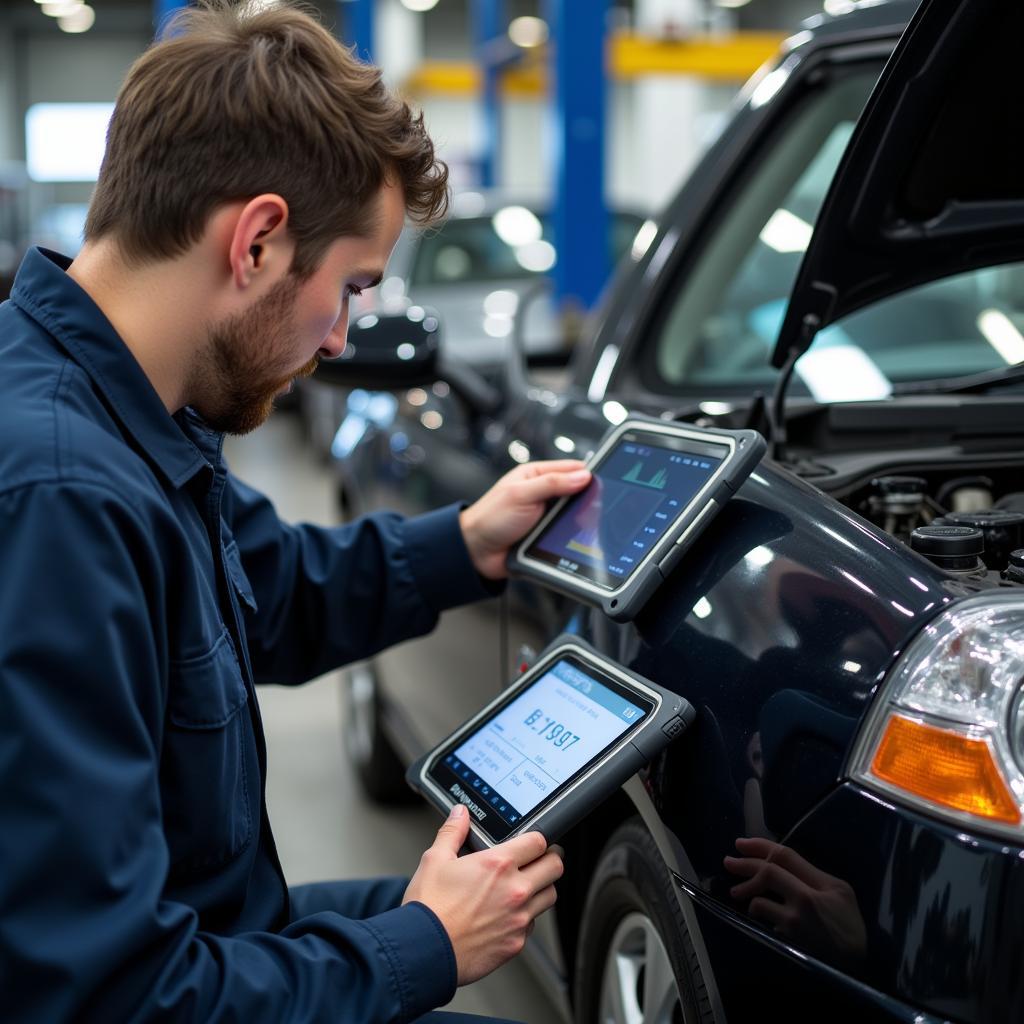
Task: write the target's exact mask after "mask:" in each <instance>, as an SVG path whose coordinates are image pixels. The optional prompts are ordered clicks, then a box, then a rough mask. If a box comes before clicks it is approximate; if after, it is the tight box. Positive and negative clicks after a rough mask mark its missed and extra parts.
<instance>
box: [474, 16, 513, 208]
mask: <svg viewBox="0 0 1024 1024" xmlns="http://www.w3.org/2000/svg"><path fill="white" fill-rule="evenodd" d="M473 35H474V38H475V41H476V53H477V64H478V65H479V66H480V73H481V75H482V76H483V90H482V99H483V110H482V111H481V116H482V118H483V130H484V145H483V151H482V152H481V154H480V184H481V186H482V187H483V188H494V186H495V185H496V184H497V183H498V169H499V167H500V166H501V103H500V101H499V99H498V77H499V74H500V72H501V68H502V66H503V64H505V63H506V62H507V60H508V43H507V40H506V39H505V38H504V35H505V3H504V0H474V3H473Z"/></svg>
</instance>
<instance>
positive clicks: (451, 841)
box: [431, 804, 469, 857]
mask: <svg viewBox="0 0 1024 1024" xmlns="http://www.w3.org/2000/svg"><path fill="white" fill-rule="evenodd" d="M468 835H469V814H468V813H467V811H466V808H465V807H463V806H462V804H456V805H455V806H454V807H453V808H452V809H451V812H450V813H449V815H448V817H447V818H445V820H444V824H443V825H442V826H441V827H440V828H439V829H438V830H437V838H436V839H435V840H434V843H433V845H432V846H431V849H432V850H439V851H441V852H444V853H450V854H451V855H452V856H453V857H458V855H459V850H461V849H462V844H463V843H464V842H465V841H466V837H467V836H468Z"/></svg>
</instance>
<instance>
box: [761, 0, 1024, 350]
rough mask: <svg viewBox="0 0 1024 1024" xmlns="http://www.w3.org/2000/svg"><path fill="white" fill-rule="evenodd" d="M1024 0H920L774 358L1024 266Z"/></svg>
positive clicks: (850, 154)
mask: <svg viewBox="0 0 1024 1024" xmlns="http://www.w3.org/2000/svg"><path fill="white" fill-rule="evenodd" d="M1022 39H1024V3H1022V2H1021V0H923V2H922V4H921V6H920V7H919V8H918V11H917V14H916V15H915V16H914V19H913V20H912V21H911V23H910V25H909V26H908V28H907V30H906V32H905V33H904V34H903V37H902V38H901V39H900V41H899V44H898V45H897V47H896V50H895V52H894V53H893V56H892V57H891V59H890V60H889V62H888V64H886V66H885V69H884V70H883V72H882V75H881V77H880V78H879V80H878V84H877V85H876V86H875V89H874V91H873V92H872V94H871V97H870V99H869V100H868V103H867V106H866V107H865V108H864V113H863V114H862V115H861V117H860V120H859V121H858V122H857V126H856V128H855V130H854V133H853V135H852V137H851V139H850V143H849V146H848V147H847V150H846V153H845V154H844V156H843V159H842V161H841V163H840V165H839V169H838V171H837V172H836V176H835V178H834V179H833V182H832V186H831V188H830V190H829V192H828V195H827V196H826V198H825V202H824V205H823V206H822V208H821V213H820V215H819V217H818V221H817V224H816V226H815V229H814V234H813V237H812V238H811V241H810V244H809V245H808V248H807V251H806V253H805V254H804V260H803V263H802V265H801V268H800V272H799V274H798V276H797V279H796V284H795V285H794V287H793V292H792V295H791V297H790V303H789V308H788V310H787V313H786V318H785V320H784V322H783V325H782V330H781V332H780V334H779V338H778V341H777V343H776V347H775V352H774V354H773V356H772V363H773V365H774V366H782V365H783V364H784V363H785V362H786V360H787V359H788V358H791V357H793V355H794V352H795V353H796V354H802V353H803V352H805V351H806V350H807V349H808V348H809V347H810V345H811V342H812V341H813V340H814V336H815V334H816V333H817V332H818V331H820V330H821V329H822V328H823V327H826V326H828V325H829V324H830V323H833V322H834V321H836V320H838V319H839V318H841V317H843V316H846V315H847V314H849V313H852V312H854V311H855V310H857V309H860V308H862V307H863V306H866V305H868V304H869V303H871V302H875V301H877V300H879V299H882V298H885V297H886V296H888V295H892V294H894V293H896V292H899V291H903V290H904V289H907V288H910V287H913V286H914V285H918V284H924V283H926V282H928V281H933V280H935V279H937V278H941V277H946V276H948V275H950V274H956V273H959V272H962V271H968V270H973V269H975V268H978V267H983V266H992V265H996V264H999V263H1008V262H1011V261H1014V260H1019V259H1024V121H1022V113H1024V103H1022V100H1024V69H1022V67H1021V65H1020V61H1021V40H1022Z"/></svg>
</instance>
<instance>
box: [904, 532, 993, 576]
mask: <svg viewBox="0 0 1024 1024" xmlns="http://www.w3.org/2000/svg"><path fill="white" fill-rule="evenodd" d="M910 546H911V548H913V549H914V551H916V552H917V553H918V554H921V555H924V557H925V558H927V559H928V561H929V562H932V563H933V564H934V565H937V566H938V567H939V568H940V569H943V570H944V571H946V572H950V573H956V574H958V575H961V574H962V575H976V574H978V573H981V572H982V571H983V570H984V564H983V563H982V561H981V555H982V554H983V552H984V550H985V535H984V534H983V533H982V532H981V530H979V529H977V528H975V527H973V526H919V527H918V528H917V529H916V530H914V531H913V532H912V533H911V535H910Z"/></svg>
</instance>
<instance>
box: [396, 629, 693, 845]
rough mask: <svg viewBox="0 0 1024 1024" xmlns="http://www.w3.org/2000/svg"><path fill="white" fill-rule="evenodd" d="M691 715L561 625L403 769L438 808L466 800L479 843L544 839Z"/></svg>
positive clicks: (473, 839)
mask: <svg viewBox="0 0 1024 1024" xmlns="http://www.w3.org/2000/svg"><path fill="white" fill-rule="evenodd" d="M693 715H694V710H693V708H692V707H691V706H690V704H689V703H687V701H686V700H684V699H683V698H682V697H680V696H679V695H678V694H676V693H672V692H671V691H668V690H664V689H662V688H661V687H659V686H657V685H655V684H654V683H652V682H651V681H650V680H648V679H643V678H642V677H640V676H638V675H636V674H635V673H633V672H630V671H629V670H628V669H625V668H623V667H622V666H621V665H617V664H616V663H615V662H612V661H609V660H608V659H607V658H605V657H603V656H602V655H601V654H599V653H598V652H597V651H595V650H594V649H593V648H592V647H590V646H589V645H588V644H586V643H584V642H583V641H582V640H580V639H578V638H577V637H573V636H568V635H565V636H561V637H559V638H558V639H557V640H555V641H554V642H553V643H552V644H551V645H550V646H549V647H547V648H546V649H545V650H544V651H543V652H542V653H541V655H540V657H539V658H538V660H537V662H536V664H535V665H533V667H532V668H530V669H529V671H527V672H526V673H525V674H524V675H522V676H521V677H520V678H519V679H517V680H516V681H515V682H514V683H513V684H512V685H511V686H509V687H508V689H506V690H505V691H504V692H503V693H502V694H501V695H500V696H499V697H498V698H497V699H495V700H494V701H492V702H491V703H490V704H488V705H487V707H485V708H484V709H483V710H482V711H481V712H480V713H479V714H477V715H474V717H473V718H471V719H470V720H469V721H468V722H466V724H465V725H463V726H462V727H461V728H460V729H458V730H457V731H456V732H455V733H453V734H452V735H451V736H449V737H448V739H446V740H445V741H444V742H443V743H442V744H441V745H440V746H438V747H436V748H435V749H434V750H432V751H430V752H429V753H428V754H425V755H424V756H423V757H421V758H420V759H419V760H418V761H417V762H416V763H415V764H413V765H412V766H411V767H410V768H409V770H408V772H407V773H406V779H407V780H408V782H409V784H410V785H411V786H412V787H413V788H414V789H416V790H417V791H419V792H420V793H422V794H423V795H424V796H425V797H427V799H428V800H429V801H430V802H431V803H433V804H434V805H435V806H436V807H437V808H439V809H440V810H441V811H442V812H444V813H445V814H447V813H448V811H449V810H450V809H451V808H452V806H453V805H454V804H456V803H462V804H465V805H466V807H467V809H468V810H469V823H470V843H471V845H473V846H475V847H476V848H477V849H480V848H482V847H485V846H493V845H494V844H495V843H500V842H502V841H503V840H505V839H509V838H511V837H512V836H515V835H518V834H519V833H521V832H531V831H533V830H537V831H539V832H541V833H542V834H543V835H544V837H545V838H546V839H547V840H548V842H552V841H553V840H555V839H557V838H558V837H559V836H560V835H561V834H562V833H564V832H565V831H566V830H567V829H568V828H569V827H570V826H572V825H574V824H575V823H576V822H577V821H579V820H580V819H581V818H582V817H584V815H586V814H587V813H588V812H589V811H590V810H592V809H593V808H594V807H596V806H597V805H598V804H599V803H600V802H601V801H602V800H604V799H605V798H606V797H607V796H609V795H610V794H611V793H613V792H614V791H615V790H616V789H618V787H619V786H621V785H622V784H623V783H624V782H625V781H626V780H627V779H629V777H630V776H631V775H633V774H634V773H635V772H637V771H638V770H639V769H640V768H642V767H643V766H644V765H645V764H646V763H647V762H648V761H649V760H650V759H651V758H652V757H654V756H655V754H657V753H658V752H659V751H661V750H662V749H663V748H664V747H665V746H667V745H668V744H669V743H670V742H671V741H672V740H673V739H675V738H676V737H677V736H679V735H680V734H681V733H682V732H683V730H684V729H685V728H686V726H687V725H688V724H689V723H690V721H691V720H692V719H693Z"/></svg>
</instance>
